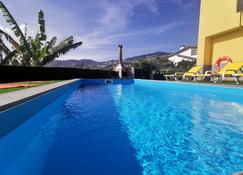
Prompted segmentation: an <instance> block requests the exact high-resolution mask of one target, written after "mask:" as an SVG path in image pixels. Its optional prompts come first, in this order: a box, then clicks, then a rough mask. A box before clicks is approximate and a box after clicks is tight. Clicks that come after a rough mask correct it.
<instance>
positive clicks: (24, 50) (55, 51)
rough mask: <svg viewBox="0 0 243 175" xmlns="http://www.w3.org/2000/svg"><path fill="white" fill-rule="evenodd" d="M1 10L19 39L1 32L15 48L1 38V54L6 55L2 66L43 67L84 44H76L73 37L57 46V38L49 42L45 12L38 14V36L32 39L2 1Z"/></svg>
mask: <svg viewBox="0 0 243 175" xmlns="http://www.w3.org/2000/svg"><path fill="white" fill-rule="evenodd" d="M0 10H1V11H2V13H3V16H4V17H5V19H6V22H7V23H8V24H9V25H10V26H11V27H12V28H11V29H12V31H13V32H14V35H15V37H16V38H17V39H18V42H17V41H15V40H14V39H13V37H11V36H10V35H9V34H8V33H6V32H4V31H0V34H1V35H4V36H5V38H6V40H7V41H8V42H9V43H10V44H11V45H12V46H13V50H11V49H9V48H8V47H7V46H6V44H4V42H3V40H2V38H1V36H0V52H1V53H2V52H4V55H5V57H4V58H2V59H1V60H0V61H1V62H0V64H8V65H22V66H43V65H45V64H47V63H49V62H51V61H53V60H54V59H55V58H57V57H59V56H61V55H64V54H66V53H67V52H68V51H70V50H71V49H76V48H77V47H79V46H81V44H82V42H76V43H75V42H74V39H73V36H70V37H68V38H67V39H65V40H63V41H62V42H60V43H59V44H57V45H56V41H57V38H56V37H52V39H51V40H50V41H47V36H46V34H45V19H44V13H43V11H39V12H38V31H37V33H36V36H35V37H34V38H32V37H31V36H26V35H24V34H23V32H22V31H21V29H20V27H19V25H18V24H17V22H16V20H15V19H14V17H13V16H12V15H11V13H10V12H9V10H8V9H7V8H6V6H5V5H4V4H3V2H2V1H0ZM1 55H2V54H1ZM1 55H0V56H1Z"/></svg>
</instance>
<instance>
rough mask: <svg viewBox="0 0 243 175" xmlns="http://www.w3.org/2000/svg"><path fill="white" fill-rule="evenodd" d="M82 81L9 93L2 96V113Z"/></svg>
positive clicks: (0, 99)
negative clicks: (18, 104)
mask: <svg viewBox="0 0 243 175" xmlns="http://www.w3.org/2000/svg"><path fill="white" fill-rule="evenodd" d="M79 80H80V79H72V80H64V81H60V82H56V83H50V84H47V85H42V86H37V87H31V88H27V89H22V90H17V91H13V92H8V93H4V94H0V111H2V110H5V109H7V108H10V107H12V106H14V105H16V104H17V103H21V102H24V101H26V100H29V99H31V98H34V97H36V96H38V95H41V94H43V93H46V92H49V91H51V90H53V89H56V88H59V87H62V86H65V85H67V84H70V83H73V82H75V81H79Z"/></svg>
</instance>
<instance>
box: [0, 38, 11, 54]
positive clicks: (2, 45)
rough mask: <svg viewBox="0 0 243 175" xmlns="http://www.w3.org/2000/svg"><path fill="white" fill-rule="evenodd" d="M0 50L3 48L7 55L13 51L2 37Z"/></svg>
mask: <svg viewBox="0 0 243 175" xmlns="http://www.w3.org/2000/svg"><path fill="white" fill-rule="evenodd" d="M0 50H2V51H3V52H4V54H5V55H8V54H9V53H10V52H11V51H10V50H9V48H8V47H7V46H6V45H5V44H4V42H3V41H2V40H1V39H0Z"/></svg>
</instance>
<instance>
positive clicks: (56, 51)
mask: <svg viewBox="0 0 243 175" xmlns="http://www.w3.org/2000/svg"><path fill="white" fill-rule="evenodd" d="M81 45H82V42H77V43H73V37H69V38H67V39H66V40H64V41H62V42H61V43H60V44H58V45H57V46H56V47H54V48H53V50H52V52H51V54H50V55H47V56H46V57H45V58H44V59H43V60H42V62H41V66H43V65H45V64H47V63H50V62H52V61H53V60H54V59H55V58H58V57H59V56H61V55H64V54H66V53H67V52H69V51H70V50H71V49H76V48H77V47H79V46H81Z"/></svg>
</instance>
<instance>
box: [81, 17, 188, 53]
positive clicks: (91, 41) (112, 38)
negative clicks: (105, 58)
mask: <svg viewBox="0 0 243 175" xmlns="http://www.w3.org/2000/svg"><path fill="white" fill-rule="evenodd" d="M186 24H188V22H171V23H168V24H165V25H160V26H156V27H152V28H147V29H142V30H136V31H129V32H120V33H115V34H110V35H103V34H102V33H93V34H89V35H86V36H80V37H78V38H79V39H80V40H83V41H84V45H83V48H85V49H99V48H101V47H103V46H104V45H114V44H115V43H116V41H119V40H122V39H123V38H130V39H131V38H136V37H145V36H146V37H150V36H156V35H160V34H162V33H163V32H166V31H169V30H170V29H172V28H175V27H178V26H181V25H186Z"/></svg>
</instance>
